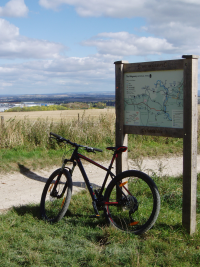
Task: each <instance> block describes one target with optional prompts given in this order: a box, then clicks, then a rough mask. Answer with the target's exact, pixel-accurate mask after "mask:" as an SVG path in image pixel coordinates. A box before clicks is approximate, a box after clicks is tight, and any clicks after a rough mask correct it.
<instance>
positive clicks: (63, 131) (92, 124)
mask: <svg viewBox="0 0 200 267" xmlns="http://www.w3.org/2000/svg"><path fill="white" fill-rule="evenodd" d="M114 122H115V117H114V115H113V114H110V113H109V112H108V114H106V115H100V116H99V118H98V119H93V118H91V117H85V113H83V115H82V117H81V118H79V119H76V120H72V121H67V120H65V119H61V120H60V122H59V123H57V122H53V121H51V120H49V119H48V118H47V119H40V118H38V119H37V120H36V121H31V120H29V119H28V118H25V119H23V120H16V119H10V120H8V121H7V122H6V123H5V124H4V126H2V127H0V148H1V149H5V148H7V149H12V148H23V147H25V148H26V149H34V148H37V147H40V148H45V149H51V148H55V144H54V143H52V142H50V140H49V133H50V132H54V133H57V134H59V135H61V136H63V137H65V138H67V139H70V140H71V141H72V142H76V143H80V144H83V145H84V144H85V145H90V146H92V145H93V146H94V145H97V146H100V147H102V146H104V144H106V145H111V144H112V145H113V144H114V140H115V133H114Z"/></svg>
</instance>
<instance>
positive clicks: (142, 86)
mask: <svg viewBox="0 0 200 267" xmlns="http://www.w3.org/2000/svg"><path fill="white" fill-rule="evenodd" d="M183 82H184V81H183V69H181V70H165V71H145V72H131V73H124V125H132V126H152V127H167V128H183V100H184V99H183V98H184V97H183V96H184V92H183Z"/></svg>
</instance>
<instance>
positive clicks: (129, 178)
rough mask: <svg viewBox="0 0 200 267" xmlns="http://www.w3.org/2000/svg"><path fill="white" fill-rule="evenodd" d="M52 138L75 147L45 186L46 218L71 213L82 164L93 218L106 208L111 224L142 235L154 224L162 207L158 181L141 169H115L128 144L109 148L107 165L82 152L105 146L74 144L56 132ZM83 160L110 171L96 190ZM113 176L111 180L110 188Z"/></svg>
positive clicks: (43, 209) (51, 219) (42, 207)
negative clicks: (74, 184)
mask: <svg viewBox="0 0 200 267" xmlns="http://www.w3.org/2000/svg"><path fill="white" fill-rule="evenodd" d="M50 138H54V139H56V140H57V142H59V143H60V142H64V143H65V145H67V144H69V145H71V146H73V147H74V148H73V152H72V155H71V158H70V159H65V157H64V158H63V163H62V167H61V168H59V169H57V170H55V171H54V172H53V173H52V174H51V175H50V177H49V179H48V180H47V182H46V184H45V186H44V189H43V193H42V197H41V203H40V211H41V216H42V217H43V219H45V220H46V221H49V222H52V223H53V222H57V221H59V220H61V219H62V218H63V216H64V215H65V213H66V212H67V209H68V206H69V203H70V200H71V195H72V176H73V171H74V169H75V167H76V165H78V167H79V169H80V171H81V174H82V176H83V178H84V181H85V183H86V186H87V189H88V190H89V193H90V195H91V198H92V205H93V209H94V213H95V214H94V215H91V216H90V217H92V218H99V217H100V214H99V210H103V211H104V214H105V217H106V219H107V220H108V222H109V223H110V224H111V225H113V226H114V227H116V228H118V229H120V230H123V231H130V232H132V233H134V234H142V233H144V232H146V231H147V230H149V229H150V228H151V227H152V226H153V225H154V223H155V221H156V219H157V217H158V214H159V210H160V195H159V192H158V189H157V186H156V184H155V182H154V181H153V180H152V179H151V178H150V177H149V176H148V175H147V174H145V173H143V172H141V171H137V170H127V171H124V172H122V173H120V174H118V175H115V174H113V173H112V172H111V169H112V166H113V163H114V160H115V158H116V157H117V155H118V154H119V153H123V152H125V151H126V150H127V147H125V146H120V147H107V149H108V150H111V151H113V156H112V159H111V162H110V165H109V167H108V168H106V167H104V166H102V165H100V164H98V163H97V162H95V161H93V160H92V159H90V158H88V157H86V156H84V155H82V154H80V153H79V152H78V150H79V149H80V148H82V149H85V150H86V151H87V152H94V153H96V152H102V150H101V149H98V148H94V147H88V146H82V145H79V144H76V143H73V142H71V141H70V140H67V139H65V138H64V137H62V136H59V135H57V134H55V133H52V132H51V133H50ZM81 159H84V160H86V161H87V162H89V163H91V164H93V165H95V166H97V167H99V168H101V169H103V170H105V171H106V175H105V178H104V181H103V184H102V186H101V187H100V188H99V189H97V190H93V188H92V185H91V184H90V181H89V179H88V176H87V174H86V172H85V169H84V167H83V165H82V162H81ZM67 163H71V164H72V168H69V167H66V164H67ZM109 176H110V177H111V182H110V183H109V184H108V186H107V188H106V187H105V186H106V182H107V180H108V177H109ZM104 191H105V193H104Z"/></svg>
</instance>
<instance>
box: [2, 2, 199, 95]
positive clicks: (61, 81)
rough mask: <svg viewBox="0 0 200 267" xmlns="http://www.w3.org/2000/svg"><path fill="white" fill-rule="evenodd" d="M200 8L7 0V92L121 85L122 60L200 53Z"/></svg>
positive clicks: (4, 31) (4, 38) (4, 41)
mask: <svg viewBox="0 0 200 267" xmlns="http://www.w3.org/2000/svg"><path fill="white" fill-rule="evenodd" d="M199 14H200V0H167V1H163V0H151V1H149V0H10V1H8V0H1V1H0V95H5V94H12V95H13V94H54V93H68V92H83V93H84V92H95V91H101V92H104V91H110V92H114V90H115V65H114V62H115V61H119V60H127V61H128V62H129V63H136V62H147V61H158V60H171V59H181V58H182V55H187V54H188V55H200V15H199ZM199 61H200V59H199ZM199 69H200V66H199ZM198 73H199V78H200V70H199V71H198ZM199 81H200V79H199ZM199 84H200V83H199ZM198 89H199V90H200V86H199V88H198Z"/></svg>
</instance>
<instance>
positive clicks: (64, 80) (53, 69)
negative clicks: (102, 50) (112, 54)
mask: <svg viewBox="0 0 200 267" xmlns="http://www.w3.org/2000/svg"><path fill="white" fill-rule="evenodd" d="M113 80H114V64H113V60H111V61H109V62H108V61H105V60H102V58H101V59H100V58H98V57H85V58H66V57H64V58H57V59H53V60H40V61H29V62H25V63H22V64H6V65H4V66H1V67H0V84H1V81H3V82H4V83H10V84H13V86H9V87H8V86H7V87H6V88H7V89H6V90H7V92H6V93H9V92H12V93H13V92H14V91H13V90H15V91H16V90H17V93H24V90H26V91H30V89H32V91H31V92H32V93H33V94H34V93H41V92H44V91H46V92H47V93H51V92H54V93H55V92H56V91H57V92H59V93H60V92H67V91H71V92H73V91H85V92H87V91H95V90H96V91H97V90H99V91H100V90H102V91H106V90H113V91H114V86H113ZM24 88H25V89H24ZM20 90H22V91H20Z"/></svg>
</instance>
